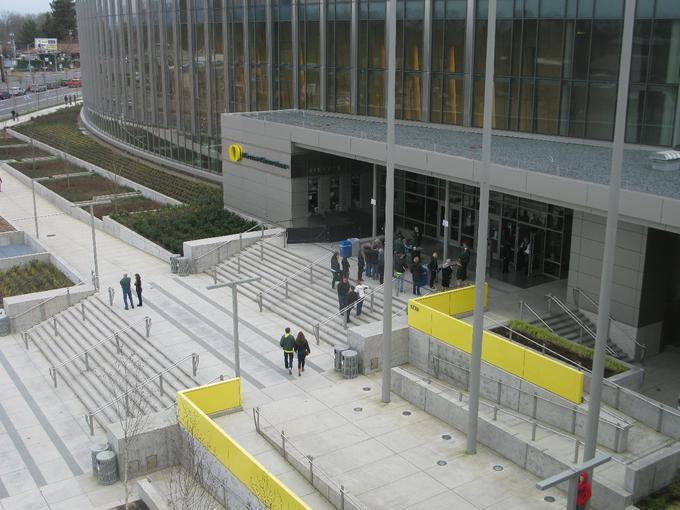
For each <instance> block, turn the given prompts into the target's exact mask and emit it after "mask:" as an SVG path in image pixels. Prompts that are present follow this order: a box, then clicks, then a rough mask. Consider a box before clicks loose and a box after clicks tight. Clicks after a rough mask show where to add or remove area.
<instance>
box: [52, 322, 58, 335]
mask: <svg viewBox="0 0 680 510" xmlns="http://www.w3.org/2000/svg"><path fill="white" fill-rule="evenodd" d="M52 327H53V328H54V336H55V337H56V336H59V332H58V331H57V318H56V317H53V318H52Z"/></svg>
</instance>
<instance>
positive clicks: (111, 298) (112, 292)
mask: <svg viewBox="0 0 680 510" xmlns="http://www.w3.org/2000/svg"><path fill="white" fill-rule="evenodd" d="M115 293H116V291H115V290H113V287H109V306H113V295H114V294H115Z"/></svg>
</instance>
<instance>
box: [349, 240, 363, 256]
mask: <svg viewBox="0 0 680 510" xmlns="http://www.w3.org/2000/svg"><path fill="white" fill-rule="evenodd" d="M347 240H348V241H349V242H350V243H352V257H356V256H357V255H359V250H361V241H360V240H359V239H358V238H356V237H352V238H351V239H347Z"/></svg>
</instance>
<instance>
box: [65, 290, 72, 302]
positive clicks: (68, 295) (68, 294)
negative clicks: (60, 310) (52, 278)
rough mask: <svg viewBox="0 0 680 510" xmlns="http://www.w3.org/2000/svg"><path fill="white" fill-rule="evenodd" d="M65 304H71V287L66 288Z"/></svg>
mask: <svg viewBox="0 0 680 510" xmlns="http://www.w3.org/2000/svg"><path fill="white" fill-rule="evenodd" d="M66 304H67V305H68V306H71V289H68V288H67V289H66Z"/></svg>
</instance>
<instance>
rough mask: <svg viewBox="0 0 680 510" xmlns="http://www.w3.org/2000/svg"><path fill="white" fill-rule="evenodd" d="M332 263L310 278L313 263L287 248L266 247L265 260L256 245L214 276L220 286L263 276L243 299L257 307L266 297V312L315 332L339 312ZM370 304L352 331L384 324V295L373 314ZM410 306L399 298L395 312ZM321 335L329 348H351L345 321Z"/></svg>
mask: <svg viewBox="0 0 680 510" xmlns="http://www.w3.org/2000/svg"><path fill="white" fill-rule="evenodd" d="M330 257H331V253H330V252H329V253H328V257H322V260H321V261H319V263H318V264H315V265H313V266H312V268H311V272H310V269H309V267H308V266H309V265H310V264H311V263H312V260H308V259H306V258H303V257H301V256H300V255H299V254H297V253H293V252H290V251H288V250H287V249H285V248H283V246H276V247H274V246H266V249H265V250H264V258H263V259H262V258H261V252H260V246H259V244H255V245H252V246H250V247H248V248H247V249H245V250H243V251H242V252H241V253H240V256H239V257H232V258H230V259H229V260H227V261H225V262H223V263H221V264H219V265H218V266H216V268H215V269H214V271H215V273H214V274H215V275H216V276H217V278H218V280H220V281H228V280H234V279H239V278H247V277H251V276H259V277H260V280H259V281H256V282H252V283H249V284H245V285H243V286H241V287H240V291H242V293H243V295H245V296H247V297H249V298H251V299H253V300H254V301H257V299H258V295H259V294H260V293H262V294H263V307H266V308H268V309H270V310H272V311H274V312H276V313H278V314H279V315H281V316H283V317H285V318H287V319H289V320H292V321H294V322H295V323H297V324H299V325H301V326H304V325H306V326H307V327H309V328H310V331H311V330H312V328H313V326H314V325H315V324H316V323H318V322H321V321H324V320H326V319H327V318H328V317H330V316H332V315H333V314H335V313H336V312H338V310H339V308H338V298H337V292H336V291H335V290H334V289H332V288H331V286H330V283H331V273H330V269H329V268H328V266H329V265H330ZM239 259H240V260H239ZM353 262H354V264H353V265H352V266H353V267H352V272H353V273H354V275H355V276H356V261H353ZM298 272H299V274H298V275H297V276H296V277H294V278H292V279H291V280H290V281H289V282H288V284H287V289H286V286H285V285H281V286H279V287H277V288H274V289H272V287H273V286H276V285H277V284H278V283H280V282H282V281H283V280H284V279H285V278H287V277H290V276H292V275H294V274H295V273H298ZM310 280H311V281H310ZM367 283H368V285H369V287H370V289H374V288H376V287H377V286H378V285H379V282H378V281H375V282H374V281H373V280H368V281H367ZM286 294H287V295H286ZM370 303H371V301H370V298H367V299H366V301H365V302H364V306H363V310H362V314H361V316H359V317H356V316H355V313H354V312H352V313H351V314H350V316H351V317H350V320H351V325H360V324H368V323H371V322H375V321H378V320H382V311H383V299H382V292H381V291H377V292H376V294H375V296H374V298H373V309H371V305H370ZM406 306H407V300H406V299H404V298H403V297H394V298H393V310H394V312H397V311H399V310H401V309H403V308H405V307H406ZM320 333H321V334H320V336H321V339H322V340H324V341H326V342H327V343H330V344H334V343H337V342H345V341H346V338H347V332H346V329H345V327H344V319H343V317H342V316H340V315H339V316H337V317H334V318H332V319H331V320H330V321H329V322H328V323H327V324H324V325H323V326H322V327H321V332H320Z"/></svg>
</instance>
